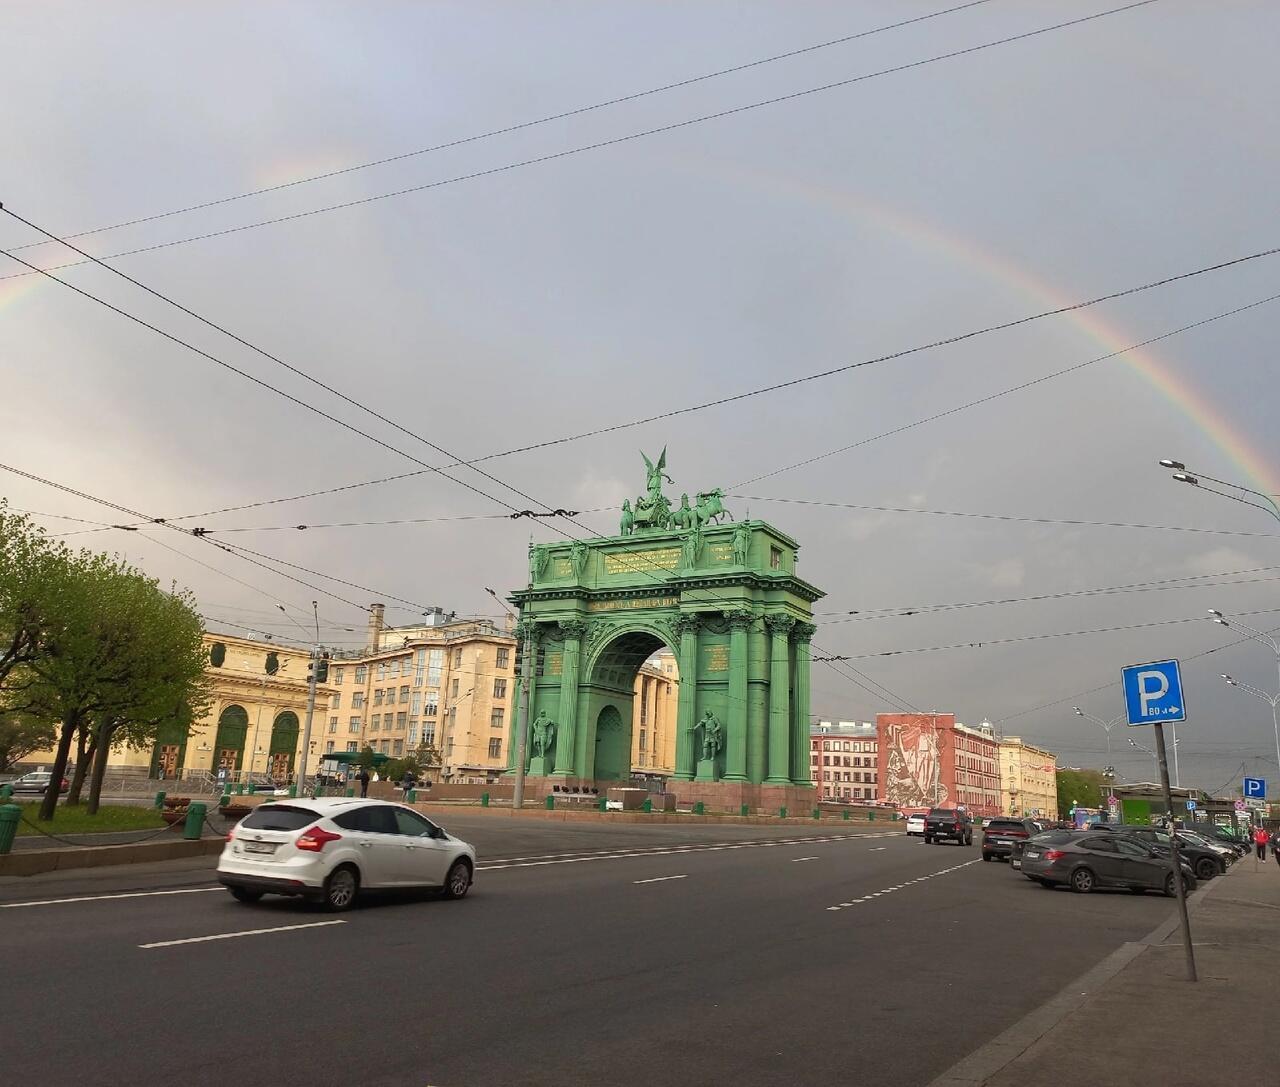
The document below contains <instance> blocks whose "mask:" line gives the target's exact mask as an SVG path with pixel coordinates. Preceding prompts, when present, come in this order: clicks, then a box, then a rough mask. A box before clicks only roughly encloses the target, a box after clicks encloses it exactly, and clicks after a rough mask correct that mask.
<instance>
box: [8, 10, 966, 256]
mask: <svg viewBox="0 0 1280 1087" xmlns="http://www.w3.org/2000/svg"><path fill="white" fill-rule="evenodd" d="M990 2H991V0H969V2H968V3H965V4H958V5H956V6H955V7H950V8H943V9H942V10H941V11H931V12H929V13H928V14H926V15H917V16H915V17H914V18H911V19H903V20H901V21H899V22H896V23H889V24H887V25H884V26H877V27H873V28H872V29H870V30H862V31H858V32H857V33H854V34H846V35H844V36H843V37H840V38H831V39H829V40H827V41H822V42H817V43H815V44H813V45H805V46H801V47H800V48H798V49H790V50H788V51H787V52H785V53H774V54H773V55H772V56H768V57H761V58H759V59H757V60H752V61H747V62H745V63H742V64H735V65H733V66H731V67H728V68H719V69H717V70H715V71H712V72H703V73H702V74H701V75H695V76H691V77H689V78H687V79H681V80H678V81H677V82H675V83H664V84H662V85H661V86H658V87H650V88H649V89H648V90H643V91H637V92H635V93H633V94H626V95H621V96H619V97H617V98H609V99H606V100H604V101H602V102H595V103H592V104H591V105H587V106H578V107H576V108H574V109H569V110H564V111H562V112H560V113H552V114H548V115H547V116H545V117H539V118H537V119H535V120H532V121H520V122H518V123H515V124H509V125H504V126H502V127H500V128H491V129H489V130H488V131H486V132H479V133H476V134H474V135H471V136H464V137H462V138H460V139H456V140H448V141H446V142H444V143H437V144H433V145H432V146H430V147H421V148H418V149H417V150H416V151H403V152H400V153H398V154H395V155H386V156H384V157H382V158H379V159H372V160H371V161H369V162H360V163H356V164H354V165H352V166H343V167H340V168H339V169H336V170H327V171H325V172H324V173H320V174H312V175H310V176H309V177H302V178H298V179H296V180H294V181H283V182H280V183H279V184H277V185H266V186H263V187H262V188H260V189H250V190H249V191H248V192H242V193H235V194H234V195H231V196H222V197H218V198H216V199H213V200H205V201H203V202H201V203H198V204H188V205H186V206H185V207H181V208H174V209H173V210H171V211H162V212H157V213H155V214H151V215H141V216H138V217H137V218H135V219H126V220H124V221H123V222H119V223H112V224H111V225H110V226H100V227H94V228H93V229H92V230H82V231H80V232H78V233H76V234H68V235H67V237H68V238H88V237H91V236H92V235H94V234H105V233H106V232H108V231H111V230H120V229H122V228H124V227H129V226H139V225H140V224H142V223H154V222H156V221H157V220H160V219H169V218H172V217H173V216H175V215H186V214H187V213H189V212H192V211H203V210H204V209H205V208H213V207H218V206H220V205H222V204H231V203H235V202H236V201H238V200H246V199H248V198H249V197H252V196H263V195H265V194H266V193H272V192H279V191H280V190H282V189H294V188H297V187H298V186H300V185H309V184H311V183H312V182H315V181H325V180H327V179H329V178H331V177H342V176H343V175H344V174H352V173H356V172H357V171H359V170H368V169H371V168H372V167H375V166H385V165H387V164H388V163H392V162H403V161H404V160H405V159H411V158H417V157H419V156H421V155H429V154H432V153H433V152H436V151H445V150H448V149H449V148H453V147H463V146H465V145H467V144H471V143H478V142H479V141H480V140H487V139H490V138H492V137H494V136H505V135H508V134H510V133H512V132H520V131H522V130H524V129H526V128H533V127H535V126H537V125H545V124H549V123H550V122H552V121H563V120H566V119H567V118H569V117H578V116H581V115H582V114H584V113H591V112H594V111H595V110H600V109H606V108H607V107H609V106H619V105H622V104H624V103H626V102H635V101H637V100H638V99H641V98H648V97H649V96H651V95H655V94H663V93H665V92H666V91H674V90H679V89H680V88H682V87H691V86H693V85H694V84H695V83H702V82H705V81H706V80H709V79H716V78H718V77H720V76H726V75H732V74H734V73H735V72H745V71H747V70H749V69H751V68H759V67H761V66H762V65H765V64H773V63H775V62H776V61H780V60H788V59H790V58H791V57H799V56H803V55H804V54H806V53H815V52H817V51H818V50H820V49H829V48H831V47H832V46H836V45H845V44H847V43H848V42H852V41H857V40H859V39H860V38H869V37H871V36H872V35H875V34H883V33H885V32H886V31H889V30H898V29H900V28H902V27H905V26H911V25H913V24H915V23H923V22H927V21H928V20H930V19H937V18H939V17H940V16H942V15H952V14H954V13H956V12H958V11H965V10H967V9H968V8H974V7H980V6H981V5H983V4H987V3H990ZM46 244H48V243H46V242H28V243H27V244H26V245H19V246H16V247H15V251H16V250H20V249H31V248H34V247H35V246H40V245H46Z"/></svg>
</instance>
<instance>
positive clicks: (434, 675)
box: [427, 649, 444, 687]
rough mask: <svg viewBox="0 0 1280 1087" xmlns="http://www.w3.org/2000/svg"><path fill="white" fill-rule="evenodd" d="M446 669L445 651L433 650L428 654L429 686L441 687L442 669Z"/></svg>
mask: <svg viewBox="0 0 1280 1087" xmlns="http://www.w3.org/2000/svg"><path fill="white" fill-rule="evenodd" d="M443 667H444V650H443V649H432V650H430V651H429V652H428V653H427V685H428V686H430V687H439V686H440V669H441V668H443Z"/></svg>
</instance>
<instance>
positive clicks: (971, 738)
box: [876, 713, 1000, 816]
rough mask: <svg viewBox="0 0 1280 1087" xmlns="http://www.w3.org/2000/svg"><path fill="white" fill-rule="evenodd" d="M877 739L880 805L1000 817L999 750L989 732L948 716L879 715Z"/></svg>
mask: <svg viewBox="0 0 1280 1087" xmlns="http://www.w3.org/2000/svg"><path fill="white" fill-rule="evenodd" d="M876 738H877V745H876V746H877V748H878V751H877V756H878V761H879V767H878V769H879V775H878V776H879V779H880V780H879V786H880V798H881V801H882V803H885V804H891V805H893V806H894V807H897V808H906V809H912V808H915V809H920V808H929V807H946V806H953V805H963V806H964V807H966V808H968V809H969V811H971V812H972V813H973V814H974V815H975V816H987V815H999V814H1000V748H999V745H998V744H997V743H996V739H995V737H994V736H993V735H991V734H990V733H988V732H986V731H983V730H980V729H975V728H969V727H967V726H966V725H960V724H957V723H956V718H955V714H953V713H879V714H876Z"/></svg>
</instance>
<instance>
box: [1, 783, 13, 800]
mask: <svg viewBox="0 0 1280 1087" xmlns="http://www.w3.org/2000/svg"><path fill="white" fill-rule="evenodd" d="M12 799H13V786H12V785H0V804H7V803H9V801H10V800H12Z"/></svg>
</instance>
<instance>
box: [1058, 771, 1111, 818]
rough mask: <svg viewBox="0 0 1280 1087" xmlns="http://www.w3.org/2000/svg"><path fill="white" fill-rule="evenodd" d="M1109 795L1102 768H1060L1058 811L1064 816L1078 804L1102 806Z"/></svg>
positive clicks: (1087, 806) (1089, 806) (1094, 806)
mask: <svg viewBox="0 0 1280 1087" xmlns="http://www.w3.org/2000/svg"><path fill="white" fill-rule="evenodd" d="M1106 795H1107V782H1106V778H1105V777H1103V775H1102V771H1101V770H1059V771H1058V811H1059V813H1061V815H1062V817H1063V818H1065V817H1066V814H1067V813H1068V812H1069V811H1070V810H1071V809H1072V808H1074V807H1075V806H1076V805H1077V804H1080V805H1082V806H1083V807H1086V808H1097V807H1099V806H1101V805H1102V804H1103V803H1104V801H1105V799H1106Z"/></svg>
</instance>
